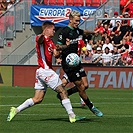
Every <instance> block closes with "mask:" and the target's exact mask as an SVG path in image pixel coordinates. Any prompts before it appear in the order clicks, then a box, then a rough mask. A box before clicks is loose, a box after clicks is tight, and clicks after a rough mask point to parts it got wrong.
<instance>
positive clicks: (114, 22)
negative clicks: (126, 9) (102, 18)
mask: <svg viewBox="0 0 133 133" xmlns="http://www.w3.org/2000/svg"><path fill="white" fill-rule="evenodd" d="M112 18H120V17H119V15H118V12H114V17H112ZM116 21H120V22H121V20H119V19H118V20H111V21H110V27H111V29H113V28H114V27H116Z"/></svg>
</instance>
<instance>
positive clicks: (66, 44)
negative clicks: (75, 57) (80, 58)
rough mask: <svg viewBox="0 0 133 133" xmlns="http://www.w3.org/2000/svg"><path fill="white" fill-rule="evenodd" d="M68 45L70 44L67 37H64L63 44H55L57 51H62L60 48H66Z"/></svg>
mask: <svg viewBox="0 0 133 133" xmlns="http://www.w3.org/2000/svg"><path fill="white" fill-rule="evenodd" d="M69 45H70V40H69V39H68V38H66V42H65V45H63V44H62V43H59V42H58V44H56V49H57V50H58V51H60V50H61V51H62V50H64V49H66V48H68V47H69Z"/></svg>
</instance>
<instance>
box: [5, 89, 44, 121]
mask: <svg viewBox="0 0 133 133" xmlns="http://www.w3.org/2000/svg"><path fill="white" fill-rule="evenodd" d="M44 94H45V93H44V90H36V91H35V95H34V97H33V98H29V99H27V100H26V101H25V102H23V103H22V104H21V105H19V106H18V107H17V108H15V107H11V109H10V113H9V115H8V117H7V121H11V120H12V119H13V118H14V117H15V115H16V114H17V113H19V112H21V111H23V110H25V109H27V108H30V107H32V106H33V105H35V104H38V103H40V102H41V101H42V99H43V97H44Z"/></svg>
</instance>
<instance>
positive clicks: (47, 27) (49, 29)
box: [42, 21, 55, 37]
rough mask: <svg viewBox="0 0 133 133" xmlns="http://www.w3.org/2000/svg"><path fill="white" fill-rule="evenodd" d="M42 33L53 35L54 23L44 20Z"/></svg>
mask: <svg viewBox="0 0 133 133" xmlns="http://www.w3.org/2000/svg"><path fill="white" fill-rule="evenodd" d="M42 30H43V34H44V35H46V36H48V37H53V36H54V33H55V25H54V23H53V22H50V21H46V22H44V23H43V24H42Z"/></svg>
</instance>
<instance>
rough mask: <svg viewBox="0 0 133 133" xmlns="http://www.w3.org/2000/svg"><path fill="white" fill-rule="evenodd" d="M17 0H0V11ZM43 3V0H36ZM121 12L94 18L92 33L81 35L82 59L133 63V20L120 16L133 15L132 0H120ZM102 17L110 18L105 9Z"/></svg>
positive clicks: (104, 62) (100, 63) (125, 63)
mask: <svg viewBox="0 0 133 133" xmlns="http://www.w3.org/2000/svg"><path fill="white" fill-rule="evenodd" d="M18 1H19V0H0V14H2V13H4V12H5V11H6V10H7V9H10V8H11V7H12V5H13V4H15V3H16V2H18ZM36 4H43V0H36ZM120 9H121V14H118V12H114V16H113V18H118V20H102V21H98V22H97V26H96V27H95V29H94V34H89V35H85V36H83V40H84V42H85V45H86V48H87V52H85V53H84V52H82V54H81V60H82V62H83V63H93V64H99V65H103V66H122V65H123V66H133V21H132V20H120V19H119V18H133V0H120ZM104 17H105V18H109V15H108V13H107V12H105V13H104Z"/></svg>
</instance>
